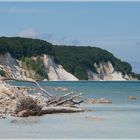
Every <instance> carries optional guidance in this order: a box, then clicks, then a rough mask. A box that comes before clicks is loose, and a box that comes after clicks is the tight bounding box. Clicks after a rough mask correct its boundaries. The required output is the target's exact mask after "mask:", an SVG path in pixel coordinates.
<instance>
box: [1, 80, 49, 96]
mask: <svg viewBox="0 0 140 140" xmlns="http://www.w3.org/2000/svg"><path fill="white" fill-rule="evenodd" d="M0 80H1V81H8V80H14V81H20V82H30V83H33V84H35V85H37V87H38V88H39V89H40V90H41V91H42V92H43V93H45V94H46V95H47V96H48V97H52V95H51V94H50V93H48V92H46V90H44V89H43V88H42V87H41V86H40V85H39V83H38V82H36V81H34V80H31V79H29V80H24V79H18V78H1V79H0Z"/></svg>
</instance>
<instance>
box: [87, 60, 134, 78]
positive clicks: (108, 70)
mask: <svg viewBox="0 0 140 140" xmlns="http://www.w3.org/2000/svg"><path fill="white" fill-rule="evenodd" d="M94 66H95V68H96V69H97V72H98V74H96V73H94V72H92V71H90V70H88V71H87V73H88V78H89V80H121V81H122V80H132V79H131V77H129V76H128V75H123V74H122V73H121V72H117V71H115V70H114V67H113V65H112V64H111V62H100V63H99V65H97V64H96V63H95V64H94Z"/></svg>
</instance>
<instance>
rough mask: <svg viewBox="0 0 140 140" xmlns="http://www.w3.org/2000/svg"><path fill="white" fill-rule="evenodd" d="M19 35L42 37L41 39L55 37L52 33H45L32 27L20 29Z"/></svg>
mask: <svg viewBox="0 0 140 140" xmlns="http://www.w3.org/2000/svg"><path fill="white" fill-rule="evenodd" d="M17 36H19V37H27V38H40V39H45V40H49V39H51V38H52V37H53V36H52V34H49V33H43V32H40V31H38V30H35V29H32V28H29V29H25V30H22V31H20V32H19V33H18V34H17Z"/></svg>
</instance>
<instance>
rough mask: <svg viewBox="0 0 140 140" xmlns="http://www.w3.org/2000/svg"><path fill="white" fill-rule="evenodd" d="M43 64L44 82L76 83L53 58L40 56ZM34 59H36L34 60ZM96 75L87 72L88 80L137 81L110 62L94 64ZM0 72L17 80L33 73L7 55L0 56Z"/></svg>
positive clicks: (26, 78)
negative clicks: (119, 70) (61, 81)
mask: <svg viewBox="0 0 140 140" xmlns="http://www.w3.org/2000/svg"><path fill="white" fill-rule="evenodd" d="M40 58H41V60H42V61H43V63H44V68H45V71H46V73H47V75H48V79H44V80H52V81H59V80H64V81H65V80H66V81H77V80H78V79H77V78H76V77H75V76H73V75H72V74H71V73H69V72H67V71H66V70H65V69H64V68H63V66H61V65H58V64H56V63H55V62H54V59H53V57H51V56H49V55H43V56H40ZM34 59H36V58H34ZM94 66H95V68H96V70H97V73H94V72H93V71H91V70H88V71H87V74H88V79H89V80H97V81H98V80H137V79H134V78H133V77H132V76H131V75H123V74H122V73H121V72H117V71H115V70H114V67H113V66H112V64H111V62H100V63H99V65H97V64H96V63H95V64H94ZM0 70H3V71H5V72H6V75H7V76H8V77H11V78H19V79H25V80H28V79H31V78H32V77H33V75H34V74H36V73H35V71H34V70H30V71H29V70H27V69H24V68H23V67H22V62H21V61H19V60H16V59H14V58H12V57H11V55H10V54H9V53H6V54H4V55H0Z"/></svg>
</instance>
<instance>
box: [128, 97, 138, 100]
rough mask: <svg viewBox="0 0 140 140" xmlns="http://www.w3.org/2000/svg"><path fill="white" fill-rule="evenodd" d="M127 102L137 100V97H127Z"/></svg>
mask: <svg viewBox="0 0 140 140" xmlns="http://www.w3.org/2000/svg"><path fill="white" fill-rule="evenodd" d="M128 99H129V100H137V96H128Z"/></svg>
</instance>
